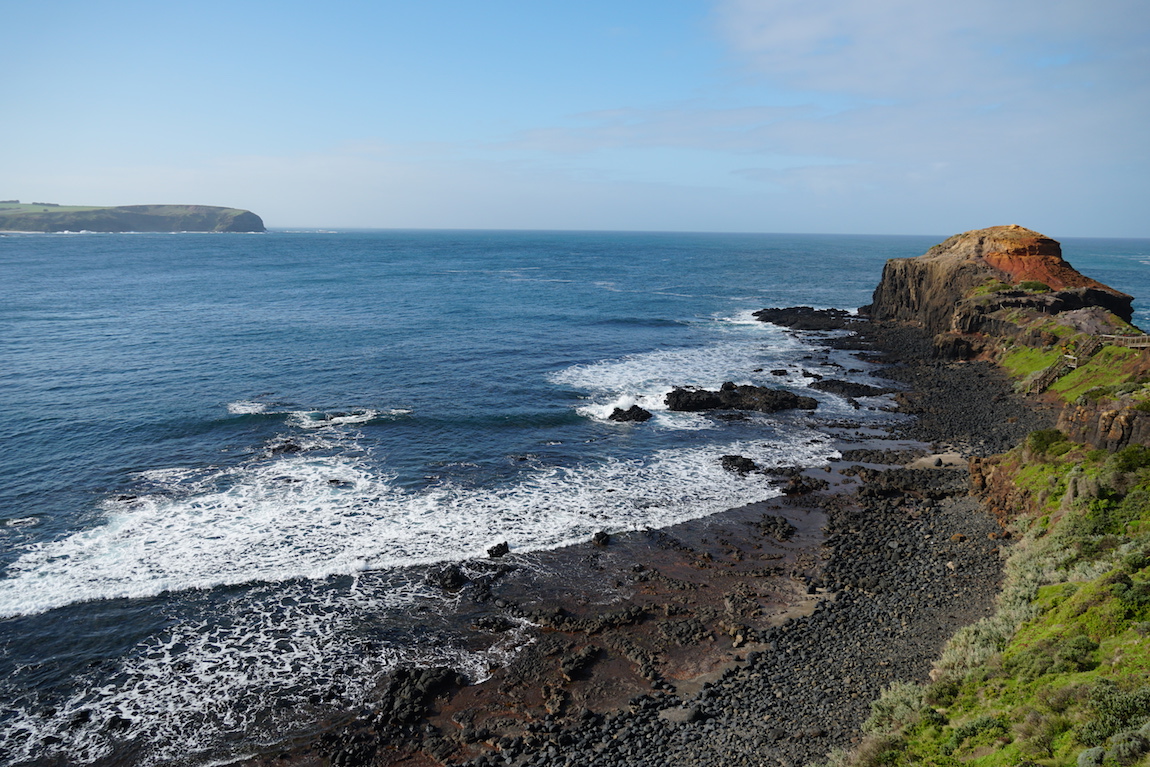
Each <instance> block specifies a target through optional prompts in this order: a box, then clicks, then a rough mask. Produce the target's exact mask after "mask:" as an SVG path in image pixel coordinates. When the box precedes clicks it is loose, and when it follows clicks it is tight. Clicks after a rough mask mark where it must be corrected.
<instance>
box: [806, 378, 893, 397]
mask: <svg viewBox="0 0 1150 767" xmlns="http://www.w3.org/2000/svg"><path fill="white" fill-rule="evenodd" d="M811 388H812V389H818V390H819V391H825V392H830V393H831V394H837V395H839V396H840V397H873V396H875V395H878V394H889V393H890V392H891V391H892V390H891V389H880V388H878V387H877V386H867V385H866V384H861V383H853V382H851V381H839V380H837V379H834V378H828V379H826V380H823V381H815V382H814V383H813V384H811Z"/></svg>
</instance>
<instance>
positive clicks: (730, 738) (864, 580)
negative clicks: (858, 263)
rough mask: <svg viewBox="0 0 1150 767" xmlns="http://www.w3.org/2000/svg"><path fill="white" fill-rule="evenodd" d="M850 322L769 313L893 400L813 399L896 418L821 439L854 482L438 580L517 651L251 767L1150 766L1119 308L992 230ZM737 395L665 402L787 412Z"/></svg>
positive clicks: (1149, 694) (930, 260) (1145, 485)
mask: <svg viewBox="0 0 1150 767" xmlns="http://www.w3.org/2000/svg"><path fill="white" fill-rule="evenodd" d="M867 314H868V315H869V316H864V317H855V316H851V315H848V314H846V313H845V312H834V311H831V312H819V311H816V310H812V309H809V308H803V307H799V308H796V309H773V310H765V311H764V313H763V315H762V316H761V319H763V320H765V321H770V322H773V323H775V324H778V325H781V326H784V327H791V328H793V329H794V332H807V331H808V330H814V331H826V330H839V331H849V332H846V333H838V334H830V335H829V336H828V334H825V333H823V334H821V335H820V336H819V337H820V338H822V343H825V344H827V345H833V346H836V347H838V348H841V349H848V350H850V351H852V352H853V353H855V354H856V355H857V356H858V359H859V360H860V364H865V365H869V366H875V365H877V366H878V370H877V371H875V373H873V374H877V375H879V376H881V377H884V378H885V379H887V381H889V383H890V385H889V386H884V387H873V386H868V387H866V388H854V387H856V386H861V385H859V384H856V383H855V382H851V381H842V382H838V383H831V384H823V385H822V386H821V387H820V388H823V389H824V391H830V392H832V393H834V394H836V395H838V396H843V397H847V398H850V397H886V398H887V400H888V401H889V402H890V404H891V405H892V406H893V405H897V407H898V409H899V410H900V411H901V412H903V413H905V414H908V415H911V416H913V418H912V419H907V420H906V421H904V422H902V423H901V424H900V425H898V426H897V427H893V428H891V429H889V430H886V431H879V430H874V429H868V428H865V427H863V426H862V425H861V424H860V423H852V422H850V421H843V422H840V423H836V424H832V425H829V427H828V428H830V430H831V432H832V434H834V435H835V436H836V437H837V438H838V439H839V444H840V451H841V455H842V458H841V460H838V461H834V462H831V463H830V464H828V465H826V466H818V467H805V468H803V467H795V468H793V469H776V470H775V474H776V475H777V481H778V483H779V484H780V486H782V487H783V488H784V494H783V495H781V496H780V497H777V498H774V499H771V500H767V501H763V502H761V503H756V504H750V505H749V506H746V507H742V508H739V509H732V510H730V511H728V512H725V513H723V514H719V515H715V516H712V517H708V518H706V519H702V520H696V521H693V522H688V523H684V524H681V525H676V526H674V527H671V528H668V529H665V530H648V531H640V532H630V533H621V534H614V535H610V536H608V535H606V534H603V535H602V536H597V537H596V540H595V541H594V542H592V541H588V542H587V543H586V544H585V545H582V546H575V547H569V548H567V549H562V550H559V551H553V552H545V553H540V554H533V555H517V554H516V553H514V552H507V551H505V550H502V549H501V550H500V551H498V552H492V554H491V557H492V558H491V559H489V560H485V561H476V562H469V563H459V564H456V565H449V566H446V567H442V568H438V569H435V568H433V569H431V570H430V571H429V573H428V575H429V578H430V579H431V581H430V582H438V583H440V584H442V587H443V588H445V589H448V590H450V591H451V592H452V593H454V594H458V597H459V599H460V600H461V604H466V605H469V606H470V607H469V609H471V610H472V611H473V616H474V617H473V622H474V625H475V626H476V628H477V630H479V631H481V632H485V633H486V634H487V635H488V636H490V637H492V638H493V639H492V640H491V641H496V639H497V638H498V637H501V636H502V637H506V636H510V635H511V634H509V632H515V631H523V632H526V633H525V636H526V641H525V642H524V644H525V646H524V647H522V649H521V650H520V651H519V652H518V653H517V654H516V655H515V656H514V657H513V658H511V659H510V661H509V662H508V663H507V664H506V665H503V666H501V667H499V668H495V669H492V671H491V676H490V678H488V679H487V680H485V681H483V682H481V683H477V684H470V683H469V680H466V679H464V678H462V677H461V676H459V675H458V674H457V673H455V672H454V671H453V670H451V669H447V668H439V669H408V670H403V671H400V672H399V673H397V674H396V675H395V677H394V678H393V679H392V680H391V682H390V683H389V686H388V687H387V689H386V690H383V691H382V692H381V698H380V703H379V704H378V705H376V706H375V707H373V708H372V709H371V710H368V711H360V712H355V713H352V714H349V715H348V717H347V718H346V719H344V720H342V721H339V722H335V723H333V724H332V726H331V727H330V728H329V729H328V730H327V731H326V732H325V733H324V734H323V735H321V736H319V737H316V738H313V739H309V740H307V741H305V742H302V743H296V744H293V745H292V746H291V747H289V748H286V749H285V750H282V751H278V752H276V753H274V754H272V753H269V754H268V755H266V756H262V757H258V758H255V759H253V760H251V762H252V763H259V764H301V765H302V764H315V765H326V764H331V765H340V766H341V767H342V766H344V765H392V764H404V765H435V764H470V765H476V766H477V767H478V766H481V765H482V766H487V765H524V766H525V765H540V766H542V765H659V767H665V765H669V764H671V765H679V764H682V765H756V766H758V765H790V766H793V767H799V766H800V765H805V764H809V763H814V762H818V761H819V760H829V761H830V763H832V764H834V765H848V764H851V765H867V766H868V767H869V766H870V765H875V766H877V765H904V764H905V765H911V764H936V765H951V764H953V765H959V764H964V763H970V764H980V765H982V764H985V765H1020V764H1025V765H1031V767H1033V766H1034V765H1051V766H1052V767H1053V766H1054V765H1070V764H1078V765H1103V764H1104V763H1106V764H1109V763H1114V764H1133V763H1138V764H1145V763H1146V760H1147V758H1148V757H1147V756H1146V754H1147V752H1150V729H1148V728H1147V727H1146V726H1144V722H1145V721H1146V719H1147V718H1148V717H1150V672H1148V671H1147V669H1148V668H1150V654H1148V652H1147V649H1146V646H1145V645H1146V643H1145V642H1144V641H1143V639H1142V637H1143V636H1144V635H1146V634H1150V500H1148V499H1150V449H1148V448H1147V447H1146V445H1145V436H1146V434H1147V427H1146V423H1147V422H1146V421H1145V420H1144V417H1145V416H1144V414H1146V413H1150V384H1147V381H1148V380H1150V364H1148V362H1147V359H1146V357H1147V353H1146V352H1145V351H1143V350H1142V349H1140V348H1138V347H1137V346H1136V344H1135V345H1134V346H1131V345H1126V344H1128V343H1135V342H1134V341H1133V339H1136V338H1138V337H1140V331H1138V329H1137V328H1134V327H1132V326H1131V325H1129V318H1130V299H1129V296H1125V295H1124V294H1122V293H1120V292H1119V291H1116V290H1113V289H1111V288H1108V287H1106V286H1104V285H1100V284H1099V283H1096V282H1094V281H1093V280H1090V279H1089V278H1086V277H1084V276H1082V275H1079V274H1078V273H1077V272H1075V271H1074V270H1073V269H1072V267H1070V266H1069V264H1067V263H1066V262H1065V261H1064V260H1063V259H1062V258H1061V254H1060V252H1059V248H1058V244H1057V243H1056V242H1054V241H1053V240H1050V239H1049V238H1046V237H1043V236H1042V235H1039V234H1037V233H1035V232H1030V231H1029V230H1025V229H1021V228H1020V227H994V228H992V229H986V230H979V231H976V232H968V233H965V234H962V235H958V236H956V237H953V238H951V239H949V240H947V241H946V242H944V243H942V244H941V245H939V246H936V247H935V248H932V249H931V250H930V251H929V252H928V253H927V254H925V255H924V256H922V257H920V258H919V259H905V260H898V261H891V262H889V263H888V264H887V267H886V269H885V270H884V273H883V278H882V281H881V282H880V284H879V286H878V287H877V288H876V290H875V298H874V302H873V303H872V305H871V306H870V307H869V308H868V310H867ZM1123 339H1126V340H1123ZM816 382H817V381H816ZM742 388H744V387H737V386H735V385H734V384H731V385H730V386H725V387H723V389H721V390H720V391H719V392H707V391H702V390H685V389H684V390H678V391H680V392H682V393H681V394H676V395H675V397H676V398H682V400H683V403H684V405H685V406H686V407H689V408H691V409H696V403H702V404H698V407H697V409H698V410H709V409H712V408H713V409H717V410H719V411H722V410H737V409H740V408H749V409H758V408H759V404H758V403H759V401H760V400H763V402H766V400H767V399H770V400H772V401H773V400H774V395H773V394H772V395H764V394H763V391H765V392H770V391H772V390H769V389H765V390H763V391H759V390H758V389H759V387H746V388H747V389H748V390H747V391H740V390H741V389H742ZM812 388H813V387H812ZM750 389H754V391H751V390H750ZM724 396H725V397H726V399H724ZM764 397H765V398H766V399H764ZM668 404H669V405H670V404H671V402H670V401H669V402H668ZM765 406H766V405H764V407H765ZM771 406H772V407H773V405H771ZM803 406H804V405H803V404H798V405H796V404H793V403H792V404H788V405H786V407H799V408H802V407H803ZM623 412H625V411H620V413H623ZM632 416H633V418H629V419H628V420H635V421H637V422H638V423H637V425H636V426H635V428H644V427H643V426H642V421H643V420H644V419H643V418H642V414H641V413H633V414H632ZM722 464H723V466H724V467H725V468H727V469H728V470H730V471H731V472H732V475H736V474H740V473H745V472H750V471H762V469H761V468H760V467H758V466H756V465H754V464H753V462H750V461H749V460H748V459H745V458H742V457H741V456H723V459H722ZM733 481H734V479H733ZM541 565H542V566H541ZM548 572H550V573H555V574H556V575H554V576H553V577H550V578H548V577H546V576H545V575H541V573H548ZM1139 728H1142V729H1141V731H1140V730H1139ZM1107 760H1109V761H1107ZM1139 760H1141V761H1139Z"/></svg>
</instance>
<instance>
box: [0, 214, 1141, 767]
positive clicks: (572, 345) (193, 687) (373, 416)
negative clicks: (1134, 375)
mask: <svg viewBox="0 0 1150 767" xmlns="http://www.w3.org/2000/svg"><path fill="white" fill-rule="evenodd" d="M943 239H945V235H943V236H938V237H920V236H845V235H783V234H775V235H768V234H681V233H674V234H672V233H592V232H494V231H349V232H314V231H273V232H269V233H267V234H260V235H215V234H192V233H181V234H170V235H169V234H122V235H121V234H86V233H83V234H60V235H7V236H0V265H2V266H3V273H4V275H5V279H4V281H3V283H2V284H0V344H2V346H3V364H2V365H0V391H2V392H3V400H2V401H3V407H4V414H5V416H6V417H5V418H4V419H3V420H2V421H0V445H2V446H3V451H2V453H0V764H4V765H17V764H132V765H151V764H159V763H178V764H188V765H203V764H209V763H217V762H220V761H226V760H229V759H234V758H236V757H238V756H242V755H244V754H246V753H251V752H253V751H255V750H256V749H258V748H259V747H261V746H262V745H264V744H268V743H275V742H278V741H280V740H282V739H284V738H285V737H288V736H294V735H306V734H313V733H315V732H317V731H320V730H322V728H324V727H325V726H328V724H329V723H330V722H332V721H335V720H337V719H338V717H339V716H341V715H344V714H346V712H348V711H354V710H356V709H357V708H358V707H369V706H370V705H371V703H372V700H373V695H377V694H378V692H379V684H380V680H381V679H383V678H384V675H385V674H386V673H387V671H388V670H389V669H393V668H395V667H396V666H397V665H400V664H449V665H452V666H454V667H456V668H458V669H459V670H460V671H461V672H462V673H464V674H465V675H467V676H468V677H470V678H472V679H480V678H483V677H484V676H485V675H486V674H487V673H488V671H489V669H490V668H491V667H492V666H493V665H498V664H499V663H500V662H503V661H504V660H505V659H506V657H507V656H508V655H509V654H512V653H514V652H515V647H516V642H517V634H516V633H515V632H510V633H509V634H504V635H500V636H499V637H490V638H488V639H487V640H483V638H482V637H480V638H477V637H476V636H475V634H474V631H471V630H469V629H468V628H467V627H466V626H465V625H464V624H465V623H466V621H462V620H460V619H459V617H458V616H459V614H460V613H461V611H462V610H463V607H462V606H461V605H460V604H458V600H457V599H456V598H453V597H452V596H451V595H450V594H446V593H444V592H443V591H442V590H440V589H437V588H435V587H433V586H430V585H428V584H427V583H426V582H425V578H424V576H425V573H426V567H427V566H428V565H431V564H435V563H446V562H464V563H466V562H468V561H473V560H476V559H483V558H486V556H487V555H486V552H487V549H488V547H490V546H493V545H495V544H497V543H500V542H503V541H506V542H507V543H508V544H509V546H510V548H511V551H512V552H513V553H514V554H518V555H522V554H529V553H531V552H538V551H544V550H548V549H554V548H557V547H561V546H564V545H567V544H571V543H576V542H585V541H586V540H587V539H588V538H589V537H590V536H591V535H592V534H593V533H594V532H596V531H599V530H605V531H608V532H612V533H614V532H621V531H626V530H640V529H646V528H659V527H664V526H667V525H671V524H674V523H676V522H681V521H684V520H688V519H693V518H698V517H702V516H706V515H709V514H713V513H716V512H719V511H723V510H725V509H729V508H732V507H735V506H739V505H741V504H746V503H749V502H753V501H758V500H763V499H765V498H769V497H772V496H774V495H777V494H778V492H779V491H778V489H777V488H776V487H775V486H773V485H771V484H769V482H768V481H767V479H766V478H765V477H763V476H761V475H753V474H752V475H747V476H743V477H740V476H737V475H733V474H731V473H728V472H726V471H724V470H723V469H722V468H721V467H720V466H719V462H718V458H719V457H720V456H722V455H724V454H732V453H736V454H740V455H745V456H748V457H751V458H752V459H754V460H755V461H756V462H758V463H759V464H761V465H765V466H776V467H777V466H791V465H815V464H818V463H821V462H824V461H826V460H827V458H829V457H831V456H832V455H833V454H834V447H833V442H832V440H831V438H830V437H829V436H828V434H827V433H826V431H825V428H826V425H827V424H829V423H832V422H834V421H836V420H841V419H851V420H853V421H856V422H857V421H863V422H868V421H869V422H873V423H874V424H879V423H882V422H884V421H887V420H889V419H891V418H892V417H893V416H892V415H891V414H890V413H888V412H886V410H884V409H883V408H881V407H875V409H873V410H871V409H868V408H865V407H864V408H863V409H862V410H855V409H853V408H852V407H851V406H850V404H849V403H847V402H846V401H845V400H843V399H842V398H839V397H837V396H835V395H832V394H827V393H823V392H816V391H811V390H808V389H806V384H807V383H808V382H809V381H810V380H812V379H811V377H810V374H811V373H815V374H821V375H827V376H833V377H842V375H843V373H842V370H843V367H842V366H843V365H844V364H845V363H848V362H850V360H848V359H847V358H846V357H843V358H841V359H840V358H838V357H836V356H835V355H836V353H834V352H828V351H826V350H825V349H823V348H821V347H818V348H816V347H815V346H813V345H812V343H811V341H810V337H808V336H805V335H804V334H801V333H793V332H790V331H785V330H783V329H781V328H777V327H774V326H771V325H767V324H764V323H760V322H758V321H756V320H755V319H754V318H753V317H752V316H751V313H752V312H753V311H755V310H757V309H760V308H763V307H767V306H791V305H813V306H816V307H837V308H847V309H853V308H856V307H858V306H861V305H864V304H866V303H868V302H869V300H870V294H871V291H872V290H873V288H874V286H875V284H876V283H877V281H878V279H879V275H880V273H881V270H882V266H883V263H884V261H885V260H886V259H888V258H899V257H909V256H915V255H919V254H921V253H922V252H924V251H925V250H926V249H927V248H928V247H930V246H931V245H933V244H935V243H937V242H940V241H942V240H943ZM1063 251H1064V255H1065V256H1066V258H1067V259H1068V260H1069V261H1070V262H1071V263H1072V264H1073V265H1074V266H1075V267H1077V268H1078V269H1079V270H1080V271H1082V272H1084V273H1086V274H1088V275H1090V276H1092V277H1094V278H1096V279H1099V280H1101V281H1102V282H1105V283H1107V284H1109V285H1111V286H1113V287H1116V288H1118V289H1121V290H1124V291H1126V292H1128V293H1131V294H1132V295H1134V296H1135V297H1136V299H1137V300H1136V302H1135V309H1136V314H1135V322H1136V323H1139V324H1141V325H1142V326H1143V327H1147V328H1150V240H1106V239H1066V240H1064V241H1063ZM815 336H817V334H815ZM851 364H855V365H856V368H855V369H856V370H858V371H859V372H856V373H853V374H852V375H853V377H854V378H855V379H856V380H862V381H868V378H867V373H866V370H865V369H859V368H858V367H857V363H851ZM780 370H782V371H785V372H784V373H783V374H781V375H779V374H776V372H775V371H780ZM724 381H735V382H737V383H755V384H760V385H767V384H769V385H772V386H778V385H782V386H786V387H789V388H792V389H794V390H796V391H799V390H801V391H803V393H805V394H810V395H812V396H815V397H816V398H817V399H818V400H819V403H820V404H819V408H818V410H817V411H816V413H815V414H813V415H812V414H811V413H807V412H783V413H778V414H773V415H769V416H768V415H754V416H752V417H750V418H749V419H747V420H741V421H722V420H718V419H714V418H712V417H709V416H706V415H699V414H690V413H673V412H669V411H668V410H667V409H666V407H665V406H664V405H663V397H664V395H665V394H666V393H667V392H668V391H669V390H670V389H671V388H672V387H674V386H686V385H691V386H704V387H708V388H716V387H718V386H719V385H720V384H722V383H723V382H724ZM633 404H638V405H640V406H642V407H644V408H646V409H648V410H650V411H651V412H652V413H653V414H654V417H653V418H652V419H651V420H650V421H648V422H646V423H639V424H633V423H616V422H613V421H610V420H608V418H607V416H608V415H609V414H610V413H611V412H612V410H613V409H614V408H616V407H622V408H624V409H626V408H627V407H629V406H630V405H633ZM872 404H873V403H872ZM525 561H529V560H525ZM465 566H466V565H465Z"/></svg>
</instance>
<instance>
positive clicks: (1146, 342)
mask: <svg viewBox="0 0 1150 767" xmlns="http://www.w3.org/2000/svg"><path fill="white" fill-rule="evenodd" d="M1098 338H1099V340H1100V341H1101V342H1102V343H1106V344H1110V345H1112V346H1128V347H1130V348H1131V349H1150V336H1098Z"/></svg>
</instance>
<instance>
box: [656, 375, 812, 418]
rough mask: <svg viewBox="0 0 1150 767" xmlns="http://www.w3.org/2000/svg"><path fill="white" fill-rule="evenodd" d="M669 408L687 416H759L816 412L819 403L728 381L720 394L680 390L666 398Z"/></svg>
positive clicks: (763, 387) (800, 396) (716, 392)
mask: <svg viewBox="0 0 1150 767" xmlns="http://www.w3.org/2000/svg"><path fill="white" fill-rule="evenodd" d="M666 402H667V407H668V408H669V409H671V410H676V411H679V412H684V413H700V412H703V411H705V410H753V411H756V412H759V413H776V412H778V411H780V410H792V409H799V410H814V409H815V408H816V407H818V404H819V403H818V400H816V399H814V398H813V397H804V396H802V395H800V394H795V393H794V392H789V391H786V390H785V389H768V388H767V387H765V386H750V385H746V386H736V385H735V384H733V383H731V382H730V381H728V382H727V383H725V384H723V385H722V387H720V389H719V391H709V390H707V389H684V388H678V389H675V390H674V391H672V392H671V393H670V394H668V395H667V400H666Z"/></svg>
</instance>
